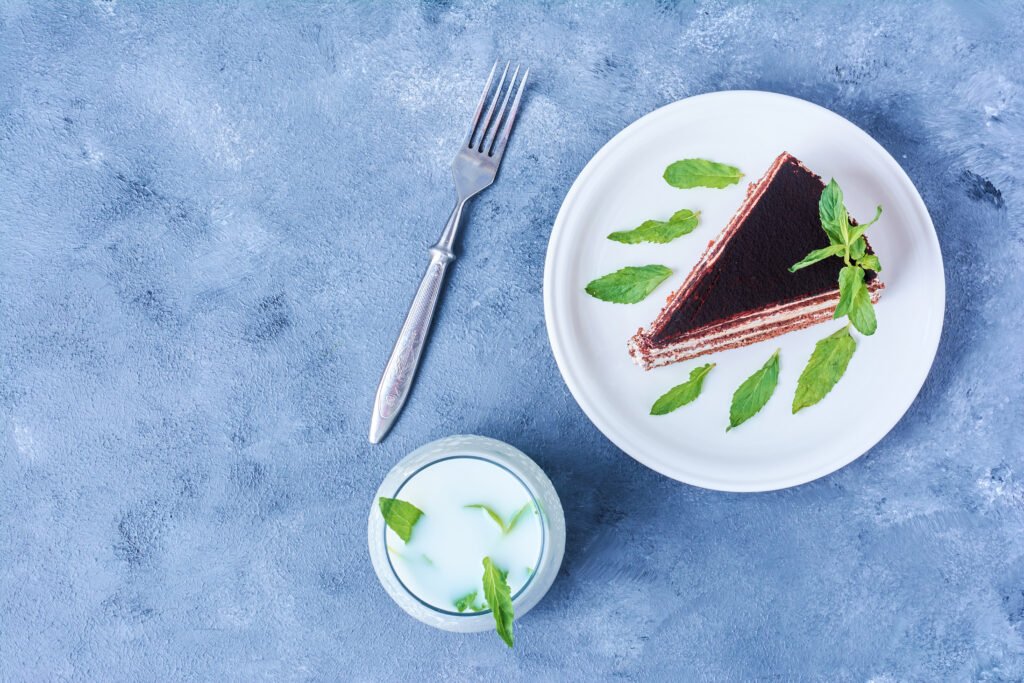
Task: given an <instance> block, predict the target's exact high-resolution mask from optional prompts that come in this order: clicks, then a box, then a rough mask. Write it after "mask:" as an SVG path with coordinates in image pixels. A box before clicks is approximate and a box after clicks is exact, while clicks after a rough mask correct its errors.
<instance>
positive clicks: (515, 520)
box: [505, 503, 533, 534]
mask: <svg viewBox="0 0 1024 683" xmlns="http://www.w3.org/2000/svg"><path fill="white" fill-rule="evenodd" d="M532 509H533V503H527V504H526V505H524V506H523V507H521V508H519V510H517V511H516V514H514V515H512V519H510V520H508V524H506V525H505V533H506V534H510V533H512V530H513V529H515V528H516V524H519V520H521V519H522V518H523V515H525V514H526V513H527V511H528V510H532Z"/></svg>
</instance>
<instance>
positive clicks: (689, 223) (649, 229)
mask: <svg viewBox="0 0 1024 683" xmlns="http://www.w3.org/2000/svg"><path fill="white" fill-rule="evenodd" d="M699 218H700V211H696V212H694V211H690V210H689V209H683V210H681V211H676V212H675V213H674V214H672V217H671V218H669V219H668V220H667V221H644V222H643V223H641V224H640V225H639V226H638V227H635V228H633V229H632V230H623V231H620V232H613V233H612V234H610V235H608V239H610V240H612V241H614V242H622V243H623V244H639V243H641V242H653V243H655V244H665V243H667V242H671V241H672V240H674V239H676V238H677V237H682V236H683V235H688V234H689V233H691V232H693V230H694V228H696V227H697V221H698V220H699Z"/></svg>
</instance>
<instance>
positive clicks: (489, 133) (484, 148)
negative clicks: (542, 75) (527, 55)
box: [480, 66, 519, 155]
mask: <svg viewBox="0 0 1024 683" xmlns="http://www.w3.org/2000/svg"><path fill="white" fill-rule="evenodd" d="M518 77H519V66H516V70H515V71H513V72H512V78H511V80H509V82H508V88H507V89H506V90H505V97H504V98H503V99H502V100H501V109H499V110H498V115H497V116H496V117H495V118H494V125H492V126H491V127H490V129H489V130H485V131H484V136H483V137H482V138H481V139H480V144H481V146H480V151H481V152H486V153H487V154H488V155H491V154H493V153H494V141H495V140H497V139H498V133H499V132H500V131H501V122H502V120H503V117H504V116H505V108H506V107H507V106H508V100H509V98H510V97H511V96H512V90H513V89H515V87H516V78H518ZM488 138H490V142H488V140H487V139H488Z"/></svg>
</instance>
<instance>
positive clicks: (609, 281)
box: [586, 265, 672, 304]
mask: <svg viewBox="0 0 1024 683" xmlns="http://www.w3.org/2000/svg"><path fill="white" fill-rule="evenodd" d="M671 274H672V270H671V269H670V268H666V267H665V266H658V265H650V266H627V267H626V268H623V269H621V270H617V271H615V272H614V273H609V274H608V275H605V276H604V277H599V278H597V279H596V280H594V281H592V282H591V283H590V284H588V285H587V287H586V291H587V294H589V295H590V296H592V297H594V298H596V299H600V300H601V301H610V302H611V303H613V304H635V303H637V302H638V301H643V300H644V299H646V298H647V295H648V294H650V293H651V292H653V291H654V289H655V287H657V286H658V285H660V284H661V283H662V282H664V281H665V278H667V277H668V276H669V275H671Z"/></svg>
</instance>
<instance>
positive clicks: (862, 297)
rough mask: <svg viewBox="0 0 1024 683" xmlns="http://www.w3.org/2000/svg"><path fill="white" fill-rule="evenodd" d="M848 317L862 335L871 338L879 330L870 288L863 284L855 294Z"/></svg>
mask: <svg viewBox="0 0 1024 683" xmlns="http://www.w3.org/2000/svg"><path fill="white" fill-rule="evenodd" d="M861 272H863V271H861ZM846 315H847V317H848V318H849V319H850V322H851V323H853V326H854V327H856V328H857V331H858V332H860V333H861V334H866V335H868V336H869V337H870V336H871V335H873V334H874V333H875V330H877V329H878V320H877V319H876V318H875V307H874V306H872V305H871V292H869V291H868V288H867V287H866V286H865V285H864V284H863V283H861V286H860V288H859V289H858V290H857V291H856V293H855V294H854V297H853V302H852V303H851V304H850V310H849V312H848V313H847V314H846Z"/></svg>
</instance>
